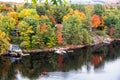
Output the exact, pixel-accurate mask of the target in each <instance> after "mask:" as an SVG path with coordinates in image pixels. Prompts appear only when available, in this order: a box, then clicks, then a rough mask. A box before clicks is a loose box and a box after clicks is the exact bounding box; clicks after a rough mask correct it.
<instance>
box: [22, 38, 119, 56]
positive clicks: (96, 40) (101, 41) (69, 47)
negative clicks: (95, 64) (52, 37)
mask: <svg viewBox="0 0 120 80" xmlns="http://www.w3.org/2000/svg"><path fill="white" fill-rule="evenodd" d="M114 41H120V39H112V38H110V37H109V36H107V37H106V38H103V37H102V36H95V37H94V43H90V44H87V45H66V46H60V47H56V48H63V49H65V50H72V49H78V48H83V47H86V46H97V45H100V44H102V46H103V45H108V44H111V43H112V42H114ZM54 49H55V48H45V49H33V50H22V51H23V53H24V54H26V53H40V52H54Z"/></svg>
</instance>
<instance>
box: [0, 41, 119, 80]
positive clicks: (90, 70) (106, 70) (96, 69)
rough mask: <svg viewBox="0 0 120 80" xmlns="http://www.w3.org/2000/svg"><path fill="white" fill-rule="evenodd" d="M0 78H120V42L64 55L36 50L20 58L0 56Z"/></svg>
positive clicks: (67, 79)
mask: <svg viewBox="0 0 120 80" xmlns="http://www.w3.org/2000/svg"><path fill="white" fill-rule="evenodd" d="M0 80H120V43H114V44H111V45H106V46H104V47H101V48H100V45H99V46H94V47H86V48H82V49H75V50H74V53H67V54H65V55H58V54H54V53H36V54H31V55H30V56H25V57H22V60H21V61H14V60H13V57H1V58H0Z"/></svg>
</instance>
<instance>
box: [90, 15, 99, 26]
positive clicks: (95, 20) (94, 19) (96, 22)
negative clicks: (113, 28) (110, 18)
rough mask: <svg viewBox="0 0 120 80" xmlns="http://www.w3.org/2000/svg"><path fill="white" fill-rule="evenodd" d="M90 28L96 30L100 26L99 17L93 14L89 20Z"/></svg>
mask: <svg viewBox="0 0 120 80" xmlns="http://www.w3.org/2000/svg"><path fill="white" fill-rule="evenodd" d="M91 22H92V27H93V28H97V27H98V26H99V25H100V17H99V16H98V15H96V14H94V15H93V16H92V18H91Z"/></svg>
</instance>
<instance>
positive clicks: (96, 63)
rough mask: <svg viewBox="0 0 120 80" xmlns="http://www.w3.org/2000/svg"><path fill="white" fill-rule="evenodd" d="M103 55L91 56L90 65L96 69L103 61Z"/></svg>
mask: <svg viewBox="0 0 120 80" xmlns="http://www.w3.org/2000/svg"><path fill="white" fill-rule="evenodd" d="M103 58H104V55H97V54H95V55H92V60H91V62H92V64H93V65H94V67H97V66H99V65H100V63H101V62H102V61H103Z"/></svg>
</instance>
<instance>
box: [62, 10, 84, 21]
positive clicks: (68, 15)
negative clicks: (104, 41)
mask: <svg viewBox="0 0 120 80" xmlns="http://www.w3.org/2000/svg"><path fill="white" fill-rule="evenodd" d="M74 15H78V17H79V18H78V20H79V21H80V22H82V21H84V19H85V18H86V16H85V14H84V13H83V12H81V11H79V10H73V9H70V11H69V13H68V14H67V15H65V16H64V17H63V21H65V20H67V19H68V18H69V17H71V16H74Z"/></svg>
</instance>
